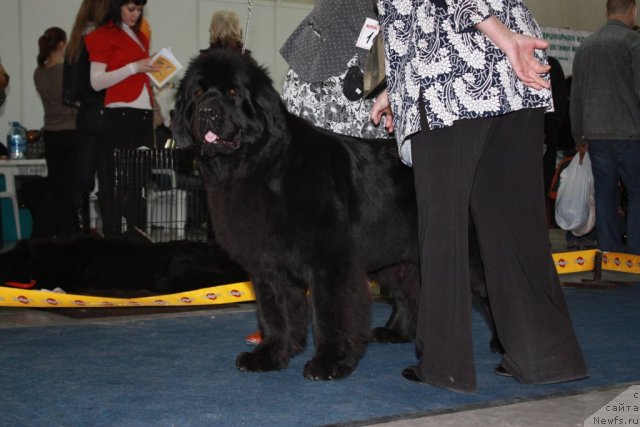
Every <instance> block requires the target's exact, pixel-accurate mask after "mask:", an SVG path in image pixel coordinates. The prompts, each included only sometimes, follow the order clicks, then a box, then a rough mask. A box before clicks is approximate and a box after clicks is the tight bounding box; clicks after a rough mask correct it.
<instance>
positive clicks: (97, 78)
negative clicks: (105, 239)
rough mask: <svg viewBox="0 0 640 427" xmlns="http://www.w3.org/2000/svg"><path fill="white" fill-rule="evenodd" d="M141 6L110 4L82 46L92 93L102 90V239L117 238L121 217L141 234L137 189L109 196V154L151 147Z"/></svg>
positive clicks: (140, 2) (122, 0) (124, 1)
mask: <svg viewBox="0 0 640 427" xmlns="http://www.w3.org/2000/svg"><path fill="white" fill-rule="evenodd" d="M146 3H147V1H146V0H112V2H111V9H110V12H109V14H108V15H107V18H106V19H105V22H104V23H103V24H102V25H101V26H99V27H98V28H97V29H96V30H95V31H92V32H91V33H89V34H88V35H87V36H86V40H85V42H86V46H87V50H88V51H89V59H90V61H91V71H90V74H91V86H92V87H93V89H94V90H96V91H99V90H103V89H106V94H105V100H104V104H105V110H104V111H105V113H104V145H103V149H102V150H101V151H102V152H101V156H100V157H101V159H100V163H101V164H100V169H101V171H100V172H101V173H103V174H104V175H103V176H104V179H105V182H106V183H107V185H105V186H104V188H101V189H100V206H101V209H102V219H103V233H104V235H105V236H114V235H118V234H120V233H121V231H122V230H121V217H122V216H123V215H124V216H125V217H126V219H127V228H128V229H132V228H133V227H139V228H141V229H143V230H144V229H145V206H144V202H143V199H142V183H140V182H137V183H136V182H132V181H131V182H129V183H124V184H125V185H124V186H123V187H124V188H125V189H126V190H125V191H126V192H127V193H124V192H122V191H120V190H118V195H119V196H118V198H117V199H116V198H115V196H114V194H115V193H114V184H115V180H114V160H113V152H114V150H115V149H128V150H130V149H135V148H138V147H141V146H146V147H149V148H151V147H153V99H152V90H151V85H150V80H149V77H148V76H147V75H146V73H148V72H153V71H155V68H154V67H153V66H152V65H151V58H150V57H149V38H148V37H147V36H146V34H145V32H143V31H141V24H142V22H143V19H142V10H143V8H144V5H145V4H146ZM127 172H128V171H125V173H124V176H123V177H122V178H123V179H124V180H128V179H133V178H134V177H133V176H131V175H133V174H129V173H127ZM120 184H122V182H121V180H120V181H118V185H120ZM120 195H122V196H123V197H122V198H120ZM125 200H126V202H124V201H125ZM125 204H126V206H124V205H125Z"/></svg>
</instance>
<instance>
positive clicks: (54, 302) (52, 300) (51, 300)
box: [44, 298, 58, 305]
mask: <svg viewBox="0 0 640 427" xmlns="http://www.w3.org/2000/svg"><path fill="white" fill-rule="evenodd" d="M44 302H46V303H47V304H51V305H58V301H57V300H55V299H54V298H47V299H46V300H44Z"/></svg>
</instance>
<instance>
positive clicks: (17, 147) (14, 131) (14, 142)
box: [7, 122, 27, 160]
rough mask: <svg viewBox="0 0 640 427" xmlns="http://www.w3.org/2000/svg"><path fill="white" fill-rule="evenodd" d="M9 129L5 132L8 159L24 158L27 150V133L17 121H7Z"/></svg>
mask: <svg viewBox="0 0 640 427" xmlns="http://www.w3.org/2000/svg"><path fill="white" fill-rule="evenodd" d="M9 125H10V126H11V129H10V130H9V133H8V134H7V148H8V150H9V158H10V159H15V160H18V159H24V158H25V153H26V151H27V133H26V131H25V129H24V128H23V127H22V126H21V125H20V123H18V122H9Z"/></svg>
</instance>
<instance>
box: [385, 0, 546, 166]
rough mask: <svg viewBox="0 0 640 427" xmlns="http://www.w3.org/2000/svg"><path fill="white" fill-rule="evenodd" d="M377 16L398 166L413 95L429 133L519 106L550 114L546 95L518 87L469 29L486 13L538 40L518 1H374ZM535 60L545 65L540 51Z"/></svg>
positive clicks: (501, 60)
mask: <svg viewBox="0 0 640 427" xmlns="http://www.w3.org/2000/svg"><path fill="white" fill-rule="evenodd" d="M378 11H379V15H380V20H381V22H382V25H383V31H384V36H385V51H386V60H387V79H388V80H387V81H388V84H389V100H390V102H391V108H392V110H393V112H394V117H395V128H396V131H395V132H396V139H397V141H398V145H399V149H400V156H401V158H402V159H403V161H404V162H405V163H407V164H411V155H410V153H411V149H410V143H409V142H410V141H409V140H408V139H407V138H408V137H410V136H411V135H412V134H414V133H416V132H418V131H420V130H421V129H420V114H419V111H418V100H419V98H420V95H422V100H423V102H424V106H425V110H426V117H427V120H428V123H429V128H430V129H437V128H443V127H448V126H451V125H452V124H453V122H454V121H456V120H460V119H473V118H478V117H489V116H496V115H501V114H505V113H508V112H512V111H517V110H520V109H523V108H551V106H552V101H551V91H550V90H548V89H542V90H535V89H532V88H530V87H528V86H526V85H524V84H523V83H522V82H521V81H520V80H519V79H518V78H517V76H516V75H515V73H514V71H513V69H512V68H511V65H510V63H509V61H508V59H507V57H506V55H505V54H504V53H503V52H502V51H501V50H500V49H499V48H498V47H497V46H496V45H494V44H493V43H492V42H491V41H490V40H489V39H488V38H487V37H485V36H484V35H483V34H482V33H480V31H478V30H477V29H476V28H475V25H476V24H478V23H479V22H482V21H483V20H485V19H487V18H488V17H490V16H491V15H494V16H495V17H496V18H498V19H499V20H500V21H501V22H502V23H503V24H505V25H506V26H507V27H508V28H509V29H511V30H512V31H515V32H518V33H522V34H526V35H530V36H535V37H539V38H540V37H541V35H542V34H541V31H540V28H539V26H538V24H537V23H536V21H535V20H534V18H533V16H532V15H531V13H530V11H529V9H528V8H527V7H526V6H525V5H524V4H523V2H522V0H431V1H430V0H378ZM536 55H537V56H538V58H539V59H540V60H541V61H546V55H545V54H544V52H542V51H540V52H536Z"/></svg>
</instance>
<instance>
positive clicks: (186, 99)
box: [171, 75, 194, 148]
mask: <svg viewBox="0 0 640 427" xmlns="http://www.w3.org/2000/svg"><path fill="white" fill-rule="evenodd" d="M189 80H190V79H189V78H188V75H185V77H184V78H183V79H182V81H181V82H180V86H179V88H178V91H177V93H176V102H175V105H174V107H173V117H172V122H171V123H172V128H173V129H172V130H173V139H174V140H175V142H176V147H178V148H184V147H189V146H191V144H193V141H192V140H191V132H190V126H191V120H192V119H193V109H194V106H193V101H192V100H191V90H190V88H189V86H190V85H189Z"/></svg>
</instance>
